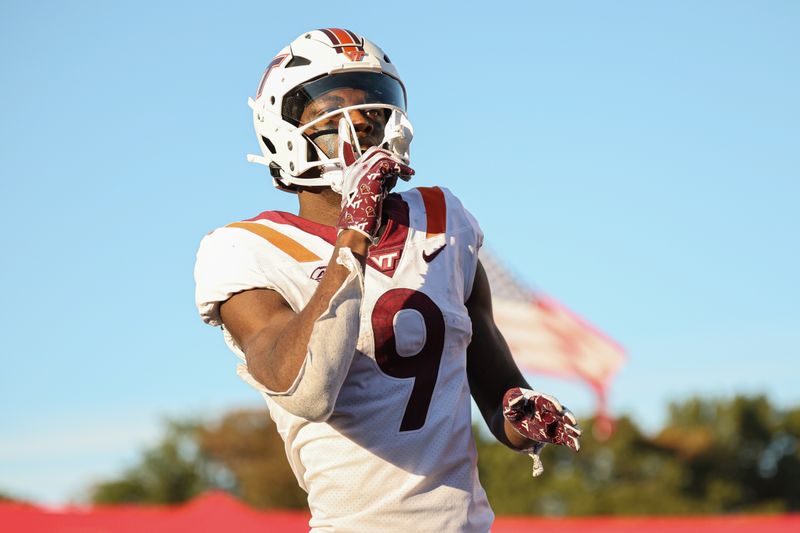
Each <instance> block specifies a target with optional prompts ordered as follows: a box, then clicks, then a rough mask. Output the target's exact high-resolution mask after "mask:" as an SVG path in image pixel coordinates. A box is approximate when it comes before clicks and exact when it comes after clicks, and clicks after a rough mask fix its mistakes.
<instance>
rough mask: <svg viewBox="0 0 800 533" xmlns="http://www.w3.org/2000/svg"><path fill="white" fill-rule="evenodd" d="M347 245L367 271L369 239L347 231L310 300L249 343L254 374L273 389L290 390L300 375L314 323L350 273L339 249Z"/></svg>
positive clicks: (343, 233)
mask: <svg viewBox="0 0 800 533" xmlns="http://www.w3.org/2000/svg"><path fill="white" fill-rule="evenodd" d="M344 247H347V248H350V250H351V252H352V253H353V256H354V257H355V258H356V260H357V261H358V262H359V268H361V270H362V272H363V269H364V263H365V261H366V255H367V250H368V247H369V241H368V239H367V238H366V237H364V236H363V235H361V234H360V233H358V232H355V231H344V232H342V234H341V235H340V236H339V238H338V239H337V243H336V247H335V248H334V251H333V255H332V257H331V260H330V262H329V263H328V265H327V267H326V270H325V275H324V276H323V278H322V280H320V284H319V287H317V290H316V291H315V292H314V294H313V295H312V296H311V298H310V299H309V301H308V304H307V305H306V306H305V307H304V308H303V309H302V310H301V311H300V312H299V313H298V314H297V315H296V316H295V317H293V318H292V319H291V320H290V321H289V322H288V323H287V324H286V325H285V326H283V327H282V328H281V331H280V332H277V334H276V332H270V331H264V332H263V334H262V335H259V336H257V337H256V338H255V339H254V341H253V343H252V345H251V346H250V347H248V348H249V349H248V350H247V351H246V355H247V366H248V369H249V372H250V374H251V375H252V376H253V377H254V378H256V380H257V381H259V382H260V383H262V384H263V385H264V386H266V387H267V388H269V389H270V390H274V391H284V390H287V389H288V388H289V387H291V385H292V384H293V383H294V381H295V379H296V378H297V375H298V373H299V372H300V369H301V367H302V365H303V362H304V361H305V358H306V354H307V352H308V346H309V343H310V341H311V335H312V332H313V329H314V324H315V323H316V321H317V319H319V317H320V316H321V315H322V314H323V313H324V312H325V311H326V310H327V309H328V307H329V306H330V303H331V298H333V296H334V295H335V294H336V293H337V291H338V290H339V289H340V288H341V287H342V284H343V283H344V282H345V280H346V279H347V277H348V276H349V275H350V270H349V269H348V268H347V267H345V266H344V265H341V264H339V263H338V262H337V261H336V258H337V257H338V256H339V249H340V248H344ZM342 355H343V357H344V356H349V355H351V354H342Z"/></svg>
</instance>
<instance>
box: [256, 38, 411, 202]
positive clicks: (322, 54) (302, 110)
mask: <svg viewBox="0 0 800 533" xmlns="http://www.w3.org/2000/svg"><path fill="white" fill-rule="evenodd" d="M342 89H346V91H344V93H346V94H348V95H355V97H350V96H348V97H347V98H340V97H339V96H338V95H339V94H342V93H343V91H341V90H342ZM326 95H328V96H327V97H326ZM311 102H315V103H314V105H313V106H310V107H308V108H307V106H308V104H310V103H311ZM248 104H249V105H250V108H251V109H252V110H253V122H254V124H255V130H256V136H257V137H258V144H259V146H260V148H261V152H262V154H263V155H262V156H257V155H248V156H247V159H248V161H251V162H253V163H260V164H263V165H267V166H268V167H269V169H270V173H271V174H272V178H273V182H274V184H275V186H276V187H278V188H279V189H281V190H285V191H293V190H295V187H297V186H298V185H302V186H327V187H332V188H333V189H334V190H339V189H340V187H341V174H342V167H343V165H342V163H341V160H340V157H339V154H338V149H336V148H332V147H336V146H338V143H337V142H336V141H337V139H338V128H339V123H340V121H341V120H342V119H344V121H345V122H346V124H347V125H348V126H349V127H350V134H351V137H352V139H353V144H354V149H355V150H356V152H357V154H356V155H359V154H360V153H361V151H362V149H361V146H360V145H359V139H362V140H363V139H364V138H365V137H364V135H365V134H364V131H363V130H362V129H359V127H357V125H356V124H354V119H355V120H362V122H363V121H364V120H365V119H366V120H369V118H368V117H369V116H372V117H373V118H377V117H376V114H378V113H380V114H381V115H382V116H380V117H379V118H380V120H379V121H378V122H377V131H374V132H373V134H372V135H373V138H372V139H369V144H372V145H379V146H381V147H383V148H385V149H387V150H389V151H391V152H392V153H394V154H395V155H397V157H399V158H400V159H401V160H402V161H403V162H404V163H406V164H407V163H408V162H409V144H410V143H411V138H412V136H413V129H412V127H411V123H410V122H409V120H408V117H407V116H406V92H405V87H404V86H403V82H402V81H401V80H400V76H399V75H398V73H397V69H395V67H394V65H393V64H392V63H391V62H390V61H389V58H388V57H387V56H386V54H384V53H383V51H382V50H381V49H380V48H378V47H377V46H376V45H375V44H373V43H372V42H370V41H368V40H367V39H365V38H363V37H361V36H359V35H356V34H355V33H353V32H351V31H349V30H343V29H338V28H327V29H321V30H313V31H310V32H307V33H304V34H303V35H301V36H300V37H298V38H297V39H295V40H294V41H292V43H291V44H290V45H289V46H287V47H286V48H284V49H282V50H281V51H280V52H279V53H278V55H277V56H275V58H274V59H273V60H272V61H271V62H270V63H269V65H267V69H266V70H265V71H264V75H263V76H262V77H261V82H260V83H259V85H258V90H257V91H256V97H255V100H254V99H253V98H250V99H248ZM370 114H371V115H370ZM384 121H385V125H384V126H383V131H382V133H383V136H382V140H380V139H379V138H378V137H376V135H377V136H379V135H380V133H381V132H380V126H381V124H382V123H383V122H384ZM371 124H375V123H374V122H371ZM369 127H370V128H371V127H372V126H369ZM370 131H372V130H370Z"/></svg>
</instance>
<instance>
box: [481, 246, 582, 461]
mask: <svg viewBox="0 0 800 533" xmlns="http://www.w3.org/2000/svg"><path fill="white" fill-rule="evenodd" d="M466 306H467V311H468V312H469V316H470V319H471V320H472V342H471V343H470V345H469V347H468V348H467V377H468V378H469V385H470V390H471V392H472V397H473V398H475V403H477V404H478V408H479V409H480V411H481V414H482V415H483V418H484V420H486V424H487V425H488V426H489V429H490V430H491V431H492V434H494V436H495V437H496V438H497V440H499V441H500V442H502V443H503V444H505V445H506V446H509V447H511V448H514V449H516V450H526V449H531V448H533V449H535V450H536V451H535V453H538V450H540V449H541V447H542V446H543V445H542V444H541V443H552V444H563V445H565V446H569V447H570V448H572V449H574V450H577V449H578V448H579V447H580V445H579V442H578V437H579V436H580V431H579V430H578V429H577V427H576V426H577V424H576V421H575V418H574V416H573V415H572V413H570V412H569V411H568V410H567V409H565V408H563V407H562V406H561V404H560V403H559V402H558V400H556V399H555V398H553V397H551V396H548V395H546V394H541V393H538V392H536V391H532V390H530V385H528V382H527V381H526V380H525V378H524V377H523V376H522V373H521V372H520V370H519V368H518V367H517V365H516V363H515V362H514V359H513V357H512V356H511V351H510V350H509V348H508V344H507V343H506V341H505V339H504V338H503V335H502V334H501V333H500V331H499V330H498V329H497V325H496V324H495V322H494V316H493V315H492V295H491V290H490V288H489V280H488V278H487V277H486V271H485V270H484V269H483V265H482V264H481V263H480V261H478V266H477V270H476V273H475V280H474V282H473V286H472V292H471V293H470V296H469V299H468V300H467V302H466Z"/></svg>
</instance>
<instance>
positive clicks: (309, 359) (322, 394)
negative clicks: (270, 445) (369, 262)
mask: <svg viewBox="0 0 800 533" xmlns="http://www.w3.org/2000/svg"><path fill="white" fill-rule="evenodd" d="M345 126H346V125H344V124H340V128H339V129H340V141H339V153H340V154H342V159H343V165H344V168H343V179H342V185H341V193H342V210H341V213H340V215H339V220H338V222H337V228H338V229H339V236H338V238H337V241H336V246H335V248H334V251H333V255H332V256H331V259H330V261H329V263H328V266H327V270H326V271H325V275H324V276H323V278H322V280H321V281H320V284H319V286H318V287H317V290H316V291H315V292H314V294H313V295H312V297H311V298H310V300H309V302H308V303H307V304H306V306H305V307H304V308H303V309H302V310H301V311H300V312H299V313H296V314H295V313H294V312H293V310H292V309H291V308H290V307H289V305H288V304H287V302H286V301H284V300H283V298H282V297H281V296H280V295H278V294H277V293H276V292H274V291H269V290H251V291H245V292H242V293H240V294H237V295H234V296H232V297H231V298H229V299H228V300H227V301H226V302H225V303H224V304H223V305H222V306H221V309H220V314H221V318H222V322H223V324H224V325H225V327H226V328H227V329H228V331H229V332H230V334H231V336H232V337H233V338H234V340H235V341H236V343H237V344H238V345H239V347H240V348H241V349H242V351H243V352H244V354H245V359H246V361H247V372H246V373H245V374H244V375H243V377H244V379H245V380H246V381H248V382H249V383H250V384H251V385H253V386H255V387H256V388H258V389H259V390H262V392H265V393H266V394H268V395H270V396H271V397H272V398H273V399H274V400H275V402H276V403H278V405H280V406H281V407H283V408H284V409H286V410H287V411H289V412H290V413H293V414H295V415H297V416H300V417H303V418H306V419H308V420H312V421H323V420H325V419H327V417H328V416H330V414H331V413H332V412H333V407H334V404H335V403H336V399H337V397H338V395H339V390H340V389H341V386H342V384H343V383H344V379H345V377H346V375H347V372H348V370H349V368H350V363H351V362H352V358H353V355H354V354H355V349H356V345H357V342H358V336H359V325H360V315H359V313H360V309H361V299H362V297H363V289H364V264H365V262H366V256H367V251H368V248H369V245H370V243H371V242H372V241H373V240H374V239H375V237H376V235H377V234H378V230H379V229H380V225H381V207H382V203H383V200H384V199H385V198H386V195H388V194H389V190H390V189H391V186H392V185H393V184H394V182H395V181H396V180H397V178H398V177H404V178H406V179H407V178H408V177H409V176H410V175H411V174H413V172H414V171H413V170H411V169H410V168H409V167H407V166H406V165H404V164H402V163H401V162H400V161H399V160H397V158H395V157H394V156H393V155H392V154H390V153H389V152H386V151H385V150H380V149H377V148H374V147H373V148H370V149H369V150H367V151H366V152H365V153H364V155H363V156H362V157H360V158H358V159H356V158H355V154H354V153H353V150H352V147H351V145H350V143H349V142H348V141H347V140H346V139H345V136H344V135H342V134H341V133H342V130H344V129H345ZM347 138H348V139H349V135H348V137H347ZM353 263H357V264H353ZM253 380H255V383H254V382H253Z"/></svg>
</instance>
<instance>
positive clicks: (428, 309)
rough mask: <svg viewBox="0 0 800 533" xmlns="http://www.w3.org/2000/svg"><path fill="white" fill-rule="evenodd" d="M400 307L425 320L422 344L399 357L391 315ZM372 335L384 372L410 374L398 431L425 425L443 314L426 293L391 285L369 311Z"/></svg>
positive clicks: (438, 356)
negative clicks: (410, 385)
mask: <svg viewBox="0 0 800 533" xmlns="http://www.w3.org/2000/svg"><path fill="white" fill-rule="evenodd" d="M403 309H413V310H415V311H417V312H419V313H420V314H421V315H422V318H423V320H424V322H425V345H424V346H423V347H422V349H421V350H420V351H419V352H418V353H417V354H416V355H411V356H409V357H403V356H401V355H400V354H398V353H397V342H396V340H395V336H394V317H395V315H397V313H399V312H400V311H402V310H403ZM372 331H373V334H374V337H375V361H377V362H378V366H379V367H380V369H381V370H382V371H383V372H384V373H385V374H386V375H388V376H392V377H395V378H414V387H413V389H412V390H411V397H410V398H409V399H408V405H406V411H405V413H403V421H402V423H401V424H400V431H413V430H415V429H419V428H421V427H422V426H423V425H425V419H426V418H427V416H428V407H429V406H430V404H431V399H432V397H433V389H434V387H436V377H437V376H438V375H439V363H440V362H441V360H442V350H443V349H444V316H443V315H442V311H441V310H440V309H439V307H437V306H436V304H435V303H433V300H431V299H430V297H429V296H428V295H427V294H424V293H422V292H419V291H415V290H412V289H391V290H388V291H386V292H385V293H383V295H381V297H380V298H378V301H377V302H375V308H374V310H373V312H372Z"/></svg>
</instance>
